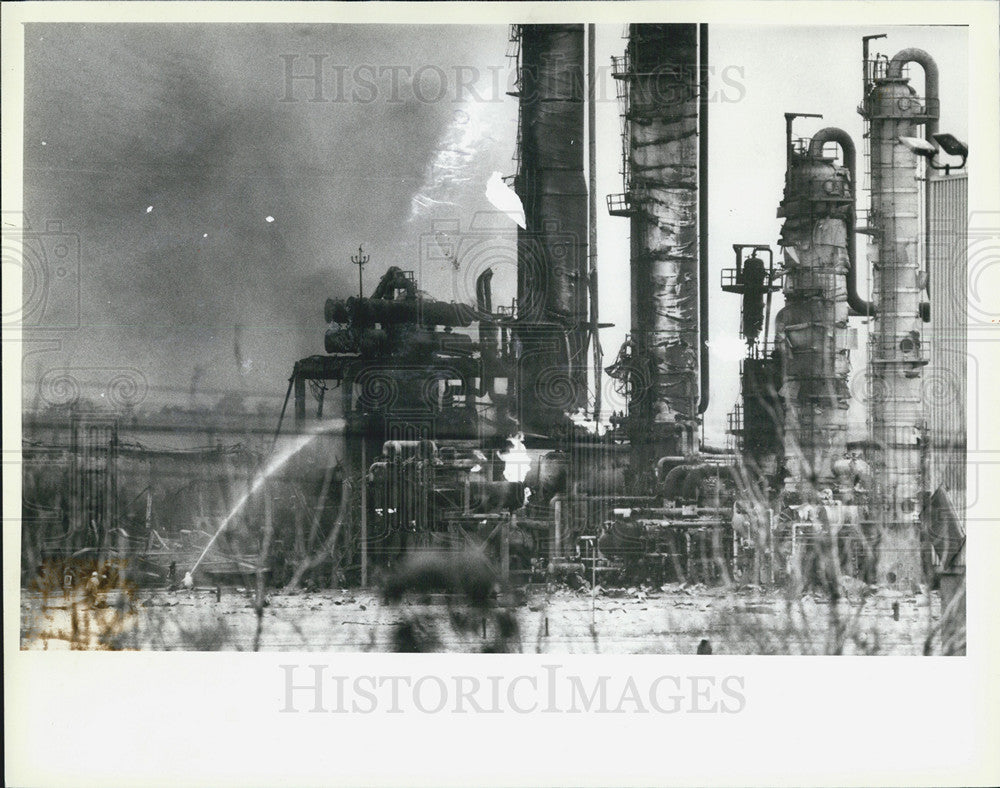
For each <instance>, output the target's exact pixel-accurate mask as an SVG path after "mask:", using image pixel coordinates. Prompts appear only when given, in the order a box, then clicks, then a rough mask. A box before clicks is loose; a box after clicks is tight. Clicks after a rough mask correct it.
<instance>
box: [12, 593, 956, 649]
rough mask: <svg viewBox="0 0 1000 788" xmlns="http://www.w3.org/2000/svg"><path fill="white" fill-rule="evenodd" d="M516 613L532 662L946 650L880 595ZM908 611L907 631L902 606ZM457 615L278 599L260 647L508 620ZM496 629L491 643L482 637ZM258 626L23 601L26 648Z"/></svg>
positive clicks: (216, 640) (671, 598)
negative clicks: (407, 622)
mask: <svg viewBox="0 0 1000 788" xmlns="http://www.w3.org/2000/svg"><path fill="white" fill-rule="evenodd" d="M520 601H521V604H516V605H512V606H511V607H510V608H508V610H509V611H510V612H511V613H512V614H513V616H514V618H515V619H516V621H517V624H518V630H519V633H518V636H517V637H515V638H514V639H513V640H508V641H507V644H508V647H509V648H511V649H512V650H515V651H517V650H520V651H522V652H525V653H556V654H567V653H596V652H599V653H619V654H622V653H625V654H627V653H634V654H641V653H658V654H663V653H671V654H693V653H695V651H696V649H697V647H698V645H699V643H700V642H701V641H702V640H703V639H705V640H708V642H709V644H710V645H711V648H712V651H713V653H715V654H829V653H844V654H894V655H903V654H914V655H918V654H923V653H925V649H926V648H927V646H926V645H925V644H927V643H928V642H929V643H930V646H929V650H930V652H932V653H939V651H940V643H939V640H938V639H937V638H935V637H931V639H930V640H928V637H929V633H931V634H933V632H934V628H935V626H936V623H937V621H938V618H939V616H940V599H939V597H938V594H937V592H933V593H931V594H929V595H928V594H926V593H921V594H916V595H906V594H903V593H900V592H893V591H888V590H878V591H876V592H875V593H873V594H870V595H866V596H865V597H864V598H861V597H860V596H857V597H855V598H848V599H841V601H840V602H839V604H836V605H834V604H831V603H830V601H829V600H828V599H823V598H820V597H818V596H813V595H809V594H806V595H804V596H801V597H798V596H797V597H793V598H789V597H787V596H785V595H784V593H783V592H779V591H774V590H762V589H758V588H744V589H739V590H733V589H712V588H704V587H701V586H693V587H681V586H676V585H670V586H664V587H662V588H661V589H655V590H654V589H607V590H599V591H598V593H597V594H596V596H593V597H592V596H591V593H590V592H589V591H587V590H585V589H584V590H581V591H571V590H569V589H567V588H564V587H560V588H548V589H547V588H545V587H535V588H533V589H531V590H529V591H528V593H527V595H526V598H525V599H523V600H520ZM894 603H895V604H898V620H896V618H895V616H894V610H893V606H894ZM454 609H456V608H455V607H454V605H453V604H450V603H449V600H447V599H445V598H443V597H432V598H426V599H423V600H420V601H419V602H418V603H412V604H411V603H404V604H402V605H392V606H389V605H385V604H383V603H382V602H381V601H380V597H379V595H378V593H377V592H375V591H357V590H341V591H325V592H309V593H305V592H303V593H297V594H284V593H272V594H269V595H268V598H267V605H266V606H265V608H264V612H263V617H262V620H261V622H260V623H261V626H260V640H259V647H260V649H261V650H266V651H292V650H308V651H390V650H392V632H393V629H394V627H395V626H396V624H397V623H398V622H400V621H401V620H404V619H412V618H414V617H419V618H420V619H421V621H423V622H424V625H425V626H429V627H430V628H431V630H432V631H433V633H434V635H435V636H436V638H437V639H438V641H439V642H440V644H441V645H440V648H441V650H445V651H461V652H475V651H480V650H482V649H483V647H484V645H485V644H487V643H489V642H492V641H493V640H494V638H495V636H496V634H497V627H498V622H499V619H498V618H497V617H496V615H495V613H496V611H493V612H490V611H487V612H486V613H485V614H483V613H480V612H476V611H470V610H467V609H465V610H464V611H463V612H464V613H465V614H466V618H467V619H469V618H471V617H473V616H475V617H476V619H477V621H478V623H475V629H474V631H470V629H468V628H467V629H466V630H465V631H464V632H463V631H458V630H457V629H456V628H455V627H454V626H452V622H451V620H450V618H449V614H450V612H451V611H452V610H454ZM482 621H485V635H484V631H483V629H482ZM257 628H258V617H257V614H256V611H255V608H254V602H253V597H252V594H250V593H248V592H247V591H246V590H243V589H235V588H228V589H222V596H221V599H217V597H216V589H214V588H213V589H197V588H196V589H194V590H191V591H138V592H135V593H132V594H127V595H126V594H122V593H120V592H113V593H111V594H103V595H98V597H97V598H96V599H95V598H93V597H91V598H89V599H88V598H86V597H85V596H84V595H83V594H80V593H69V594H64V593H62V592H59V593H57V594H55V595H52V594H50V595H48V596H43V595H41V594H39V593H37V592H29V591H23V592H22V596H21V648H22V649H68V648H76V649H126V650H167V651H209V650H224V651H248V650H252V649H253V647H254V640H255V636H256V634H257Z"/></svg>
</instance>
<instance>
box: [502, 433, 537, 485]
mask: <svg viewBox="0 0 1000 788" xmlns="http://www.w3.org/2000/svg"><path fill="white" fill-rule="evenodd" d="M510 442H511V444H512V446H511V448H510V449H508V450H507V451H506V452H504V453H502V454H500V455H499V457H500V459H501V460H503V462H504V468H503V477H504V478H505V479H506V480H507V481H509V482H523V481H524V480H525V478H527V476H528V469H529V468H530V467H531V455H530V454H528V450H527V449H526V448H525V446H524V433H522V432H519V433H517V435H514V436H512V437H511V438H510Z"/></svg>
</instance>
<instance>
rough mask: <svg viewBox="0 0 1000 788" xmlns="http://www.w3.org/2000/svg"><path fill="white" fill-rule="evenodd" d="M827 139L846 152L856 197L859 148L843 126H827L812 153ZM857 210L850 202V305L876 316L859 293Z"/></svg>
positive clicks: (818, 134)
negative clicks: (856, 147)
mask: <svg viewBox="0 0 1000 788" xmlns="http://www.w3.org/2000/svg"><path fill="white" fill-rule="evenodd" d="M828 142H835V143H837V144H838V145H839V146H840V149H841V150H842V151H843V153H844V166H845V167H846V168H847V170H848V172H850V174H851V191H852V193H853V194H854V195H855V196H856V191H855V190H856V189H857V183H858V178H857V170H858V168H857V158H858V157H857V150H856V149H855V147H854V140H852V139H851V136H850V135H849V134H848V133H847V132H846V131H844V130H843V129H838V128H835V127H833V126H828V127H826V128H825V129H820V130H819V131H817V132H816V133H815V134H814V135H813V138H812V141H811V142H810V143H809V155H810V156H817V157H818V156H822V155H823V146H824V145H825V144H826V143H828ZM857 223H858V220H857V209H856V207H855V205H854V204H853V203H852V204H851V215H850V217H849V218H848V221H847V257H848V260H849V263H848V267H847V305H848V306H849V307H850V308H851V309H852V310H854V312H856V313H857V314H858V315H861V316H863V317H873V316H874V315H875V312H876V309H875V304H874V303H872V302H871V301H866V300H864V299H863V298H862V297H861V295H860V293H858V255H857Z"/></svg>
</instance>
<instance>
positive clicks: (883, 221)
mask: <svg viewBox="0 0 1000 788" xmlns="http://www.w3.org/2000/svg"><path fill="white" fill-rule="evenodd" d="M911 61H915V62H918V63H920V64H921V65H922V66H923V68H924V73H925V77H926V80H925V81H926V85H927V96H926V97H919V96H917V94H916V92H915V91H914V89H913V88H912V87H911V86H910V84H909V80H908V79H907V78H906V77H904V76H903V67H904V65H905V64H906V63H908V62H911ZM865 75H866V90H865V97H864V102H863V104H862V107H861V114H862V115H863V116H864V118H865V120H866V121H867V122H868V124H869V137H870V140H871V210H870V214H869V224H870V225H871V228H872V229H873V230H874V236H873V243H872V244H870V246H869V257H870V260H871V263H872V266H873V269H874V287H873V292H874V300H875V304H876V306H877V309H878V311H877V314H876V317H875V320H874V321H873V327H872V332H871V338H870V343H869V364H870V366H869V386H870V397H869V399H870V408H871V433H872V435H871V437H872V440H873V442H874V444H875V445H876V446H877V447H878V448H877V451H878V455H877V456H876V457H874V458H873V459H874V463H873V464H874V466H875V478H876V486H877V495H878V498H877V501H878V507H877V522H878V526H879V535H880V539H881V542H880V546H879V557H878V565H879V566H878V573H879V579H880V580H882V581H884V582H889V583H893V582H896V583H900V584H905V585H913V584H915V583H917V582H919V580H920V578H921V560H920V536H919V522H920V515H921V510H922V501H921V498H922V491H923V489H924V487H925V484H924V480H923V478H922V476H923V474H922V468H921V444H922V442H923V441H922V437H923V434H924V427H925V425H924V413H923V401H922V391H921V388H922V380H921V378H922V371H923V366H924V365H925V364H926V363H927V359H928V356H927V348H926V346H925V343H924V342H923V337H922V334H923V321H922V319H921V313H920V311H921V301H922V295H921V294H922V291H923V290H924V288H925V286H926V279H925V276H926V275H925V272H924V271H923V266H922V265H921V260H920V256H919V248H920V185H919V180H918V178H919V174H920V172H919V159H918V156H917V154H916V153H915V152H914V151H913V150H912V149H911V148H910V147H909V146H908V145H906V144H904V143H903V142H901V141H900V138H901V137H914V136H917V131H918V129H917V127H918V126H919V125H924V126H925V127H926V128H925V134H926V135H927V138H928V139H930V135H931V134H932V133H934V132H935V131H936V130H937V119H938V114H939V113H938V97H937V90H938V88H937V85H938V80H937V66H936V65H935V64H934V61H933V59H932V58H931V57H930V55H928V54H927V53H926V52H924V51H922V50H916V49H905V50H903V51H902V52H900V53H899V54H898V55H896V56H895V57H894V58H892V60H891V61H890V62H889V63H888V65H886V64H885V61H884V59H882V60H879V59H875V60H872V61H866V63H865Z"/></svg>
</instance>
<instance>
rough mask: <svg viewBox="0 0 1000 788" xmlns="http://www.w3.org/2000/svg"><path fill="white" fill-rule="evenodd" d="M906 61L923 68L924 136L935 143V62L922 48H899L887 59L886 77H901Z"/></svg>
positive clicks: (936, 127) (937, 102) (936, 97)
mask: <svg viewBox="0 0 1000 788" xmlns="http://www.w3.org/2000/svg"><path fill="white" fill-rule="evenodd" d="M907 63H919V64H920V66H921V67H922V68H923V70H924V98H925V99H926V101H927V103H926V107H927V122H926V123H925V124H924V126H925V128H924V138H925V139H926V140H927V141H928V142H930V143H931V144H936V143H934V135H935V134H937V130H938V114H939V106H940V104H939V98H938V96H939V93H938V91H939V88H938V67H937V63H935V62H934V58H932V57H931V56H930V55H929V54H928V53H927V52H925V51H924V50H922V49H918V48H916V47H911V48H909V49H901V50H900V51H899V52H897V53H896V54H895V56H894V57H893V58H892V60H890V61H889V66H888V68H887V69H886V77H888V78H889V79H902V78H903V66H905V65H906V64H907Z"/></svg>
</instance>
